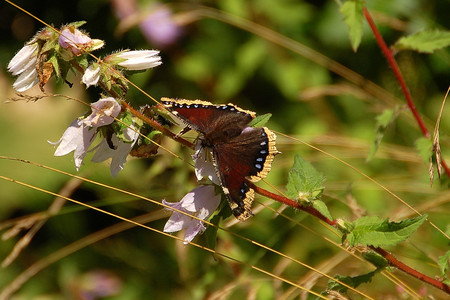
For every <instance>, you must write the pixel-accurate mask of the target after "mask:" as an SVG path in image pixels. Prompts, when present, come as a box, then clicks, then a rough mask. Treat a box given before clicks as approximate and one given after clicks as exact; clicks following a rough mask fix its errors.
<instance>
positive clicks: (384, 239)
mask: <svg viewBox="0 0 450 300" xmlns="http://www.w3.org/2000/svg"><path fill="white" fill-rule="evenodd" d="M426 218H427V215H423V216H419V217H415V218H412V219H405V220H403V221H400V222H389V221H388V219H386V220H382V219H380V218H379V217H376V216H375V217H362V218H359V219H357V220H356V221H354V222H353V226H354V229H353V230H352V232H350V233H349V234H348V235H347V241H348V242H349V244H350V246H356V245H358V244H361V245H364V246H374V247H379V246H390V245H396V244H397V243H399V242H402V241H404V240H406V239H407V238H409V237H410V236H411V235H412V234H413V233H414V232H415V231H416V230H417V229H418V228H419V226H420V225H422V223H423V222H425V219H426Z"/></svg>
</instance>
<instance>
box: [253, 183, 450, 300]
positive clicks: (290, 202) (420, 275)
mask: <svg viewBox="0 0 450 300" xmlns="http://www.w3.org/2000/svg"><path fill="white" fill-rule="evenodd" d="M247 184H248V185H249V187H250V188H252V189H254V190H255V192H256V193H258V194H260V195H263V196H265V197H268V198H270V199H272V200H275V201H278V202H280V203H283V204H286V205H288V206H291V207H293V208H296V209H299V210H302V211H304V212H307V213H308V214H310V215H312V216H314V217H317V218H319V219H320V220H322V221H324V222H326V223H327V224H329V225H331V226H333V227H335V228H337V229H339V227H338V226H337V224H336V223H337V222H336V220H330V219H328V218H327V217H325V216H324V215H323V214H322V213H320V212H319V211H318V210H317V209H315V208H314V207H312V206H304V205H301V204H300V203H298V202H297V201H293V200H291V199H289V198H286V197H283V196H280V195H277V194H274V193H272V192H269V191H267V190H265V189H263V188H260V187H258V186H256V185H255V184H253V183H252V182H248V183H247ZM369 248H370V249H372V250H373V251H375V252H377V253H378V254H380V255H381V256H383V257H384V258H385V259H386V260H387V261H388V263H389V265H390V266H392V267H395V268H397V269H399V270H401V271H403V272H405V273H407V274H409V275H411V276H413V277H415V278H417V279H419V280H421V281H423V282H425V283H427V284H429V285H432V286H434V287H436V288H438V289H440V290H442V291H444V292H446V293H447V294H450V286H449V285H447V284H445V283H443V282H442V281H439V280H437V279H434V278H431V277H429V276H427V275H425V274H423V273H420V272H419V271H417V270H414V269H413V268H411V267H409V266H407V265H406V264H404V263H402V262H401V261H399V260H398V259H397V258H395V257H394V256H393V255H392V254H390V253H389V252H387V251H386V250H384V249H382V248H380V247H373V246H369Z"/></svg>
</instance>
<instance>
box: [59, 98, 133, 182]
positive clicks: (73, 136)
mask: <svg viewBox="0 0 450 300" xmlns="http://www.w3.org/2000/svg"><path fill="white" fill-rule="evenodd" d="M91 108H92V113H91V114H90V115H89V116H87V117H86V118H77V119H75V120H74V121H73V122H72V124H70V126H69V128H67V129H66V131H65V132H64V133H63V135H62V137H61V139H59V141H57V142H56V143H52V144H54V145H58V147H57V148H56V151H55V156H63V155H66V154H69V153H71V152H72V151H73V152H74V161H75V167H76V168H77V170H79V169H80V167H81V164H82V163H83V160H84V157H85V156H86V154H87V152H88V151H89V148H90V147H91V145H92V143H93V142H94V140H95V137H96V136H97V134H98V132H99V131H100V128H101V127H104V126H107V125H110V124H111V123H112V122H114V118H116V117H117V116H118V115H119V113H120V111H121V106H120V105H119V103H118V102H117V101H116V100H115V99H114V98H112V97H109V98H104V99H100V100H98V101H97V102H95V103H92V104H91ZM124 136H125V138H126V141H124V140H122V139H119V138H118V137H117V134H116V133H113V134H112V137H111V138H110V141H111V143H112V145H114V147H113V148H111V147H110V146H109V145H108V141H107V139H103V140H102V141H101V142H100V143H99V145H97V146H96V147H94V148H93V150H92V151H94V150H95V151H96V152H95V154H94V157H93V158H92V161H94V162H101V161H104V160H106V159H108V158H112V161H111V174H112V175H113V176H116V175H117V173H118V172H119V171H120V170H122V169H123V165H124V164H125V162H126V158H127V155H128V153H130V151H131V149H132V148H133V146H134V144H135V143H136V141H137V138H138V137H139V134H138V132H137V131H136V129H135V127H134V126H130V127H127V128H126V129H125V130H124Z"/></svg>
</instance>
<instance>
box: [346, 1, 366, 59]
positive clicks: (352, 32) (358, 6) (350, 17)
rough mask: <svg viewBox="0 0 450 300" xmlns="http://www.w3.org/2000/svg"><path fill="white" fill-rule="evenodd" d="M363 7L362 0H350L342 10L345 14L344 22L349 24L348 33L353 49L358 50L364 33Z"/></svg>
mask: <svg viewBox="0 0 450 300" xmlns="http://www.w3.org/2000/svg"><path fill="white" fill-rule="evenodd" d="M363 7H364V2H363V1H362V0H349V1H346V2H345V3H344V4H342V6H341V9H340V12H341V14H342V15H344V22H345V24H347V26H348V29H349V31H348V34H349V37H350V41H351V44H352V48H353V51H356V50H358V47H359V44H361V38H362V34H363V13H362V12H363Z"/></svg>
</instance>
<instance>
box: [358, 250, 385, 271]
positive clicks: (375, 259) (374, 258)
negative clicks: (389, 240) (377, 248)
mask: <svg viewBox="0 0 450 300" xmlns="http://www.w3.org/2000/svg"><path fill="white" fill-rule="evenodd" d="M363 257H364V259H365V260H367V261H368V262H370V263H372V264H373V265H374V266H375V267H377V269H382V268H386V267H387V266H388V265H389V262H388V260H387V259H386V258H384V257H383V256H381V255H380V254H378V253H376V252H374V251H367V252H364V253H363Z"/></svg>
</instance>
